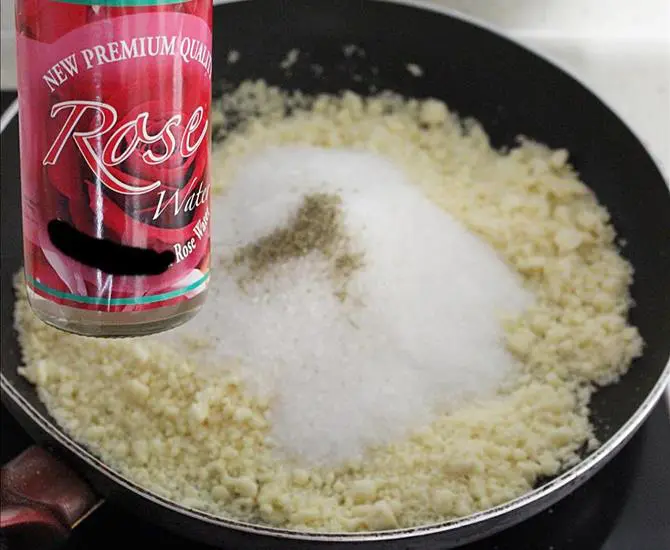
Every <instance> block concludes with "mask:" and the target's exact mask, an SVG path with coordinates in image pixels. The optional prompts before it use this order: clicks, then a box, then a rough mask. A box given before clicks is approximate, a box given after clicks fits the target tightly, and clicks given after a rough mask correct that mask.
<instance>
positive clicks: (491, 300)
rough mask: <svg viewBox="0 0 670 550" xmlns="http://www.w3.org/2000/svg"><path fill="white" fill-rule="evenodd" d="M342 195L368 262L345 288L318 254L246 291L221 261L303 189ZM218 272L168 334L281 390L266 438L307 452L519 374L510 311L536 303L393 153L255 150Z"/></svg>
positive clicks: (305, 456) (273, 224)
mask: <svg viewBox="0 0 670 550" xmlns="http://www.w3.org/2000/svg"><path fill="white" fill-rule="evenodd" d="M314 192H321V193H330V194H334V193H337V194H339V196H340V197H341V198H342V210H343V216H344V218H343V219H344V226H345V229H346V232H347V234H348V235H349V236H350V238H351V243H352V246H353V247H354V249H355V250H357V251H361V252H362V253H363V254H364V256H363V266H362V267H361V268H360V269H358V270H357V271H355V272H354V274H353V276H352V279H351V281H350V284H349V291H348V292H349V298H348V299H347V300H345V301H344V302H343V301H341V300H338V298H337V297H336V296H335V295H334V293H333V282H332V280H331V279H330V278H329V277H328V276H327V275H326V274H325V271H324V269H323V264H324V260H323V258H321V257H319V255H318V253H314V254H311V255H309V256H307V257H304V258H302V259H296V260H291V261H290V262H288V263H285V264H283V265H281V266H279V267H277V268H275V269H273V270H272V271H271V272H270V273H268V274H267V275H266V276H264V278H263V279H262V280H261V281H259V282H253V283H251V284H249V285H248V286H247V287H246V290H244V291H243V290H242V289H241V288H240V286H239V285H238V281H237V279H236V278H235V277H234V276H232V275H231V273H229V272H228V271H227V270H226V269H224V268H223V267H222V266H221V265H220V264H219V263H218V261H219V260H218V259H220V258H223V257H226V258H228V259H230V258H231V255H232V254H233V253H234V251H235V249H237V248H238V247H240V246H243V245H246V244H248V243H251V242H254V241H256V240H257V239H259V238H260V237H262V236H264V235H267V234H269V233H271V232H272V231H273V230H274V229H276V228H277V227H279V226H282V225H283V224H286V223H287V222H288V220H289V218H290V216H291V215H292V214H295V212H296V210H297V209H298V208H299V205H300V203H301V201H302V200H304V197H305V196H306V194H308V193H314ZM212 223H213V225H212V228H213V246H214V260H213V279H212V284H211V291H210V296H209V299H208V302H207V304H206V306H205V307H204V308H203V310H202V312H201V313H200V314H199V315H198V316H196V318H195V319H194V320H193V321H191V322H190V323H188V324H187V325H184V326H183V327H181V328H180V329H177V330H176V331H173V332H171V333H170V336H169V337H170V338H173V337H174V335H175V334H191V335H193V334H194V335H197V336H199V337H204V338H207V339H211V346H210V347H209V348H207V349H204V350H203V351H202V353H203V356H202V361H203V365H208V366H207V368H205V366H203V372H206V373H207V374H208V375H215V374H216V370H215V366H216V364H217V362H218V363H219V364H221V358H226V359H234V360H236V361H238V362H239V365H240V367H241V371H242V373H243V377H245V378H247V381H248V383H249V384H250V385H251V388H252V389H253V390H254V391H257V392H260V393H262V394H266V395H267V396H268V397H269V398H270V400H271V419H272V426H271V436H272V439H273V440H274V441H275V442H276V444H277V448H278V450H279V451H281V452H282V453H285V454H287V455H289V456H290V457H295V458H297V459H299V460H301V461H302V462H304V463H307V464H324V463H328V464H338V463H341V462H343V461H346V460H348V459H355V458H358V457H359V456H360V455H361V453H362V452H363V451H364V449H365V448H366V447H368V446H375V445H378V444H384V443H388V442H390V441H393V440H396V439H399V438H402V437H403V436H406V435H407V434H408V431H409V430H411V429H413V428H418V427H421V426H424V425H427V424H428V423H429V422H430V421H431V420H432V418H433V417H434V415H435V414H436V413H437V412H438V411H445V410H449V409H452V408H454V407H457V406H458V405H459V404H460V403H462V402H463V400H465V399H474V398H486V397H490V396H492V395H494V394H495V392H496V391H497V389H498V388H499V386H500V384H501V383H502V382H503V380H504V379H505V378H506V377H508V376H510V375H512V374H513V373H514V372H515V368H516V366H515V363H514V360H513V359H512V357H511V355H510V354H508V352H507V351H506V350H505V347H504V344H503V330H502V328H501V325H500V323H499V315H500V314H516V313H520V312H521V311H522V310H523V309H524V308H526V307H528V306H529V305H530V303H531V300H532V298H531V296H530V295H529V294H528V293H527V292H526V291H525V290H524V289H523V288H522V286H521V282H520V279H519V278H517V276H516V274H515V273H513V271H512V270H511V269H510V268H509V267H508V266H507V265H506V264H505V263H504V262H503V261H502V260H501V259H500V258H499V257H498V255H497V254H496V252H495V251H494V250H493V249H492V248H490V247H489V246H488V245H487V244H485V243H484V242H483V241H481V240H480V239H478V238H477V237H475V236H473V235H472V234H471V233H469V232H468V231H467V230H466V229H465V228H464V227H463V226H461V225H460V224H459V223H458V222H457V221H455V220H454V219H453V218H451V217H450V216H449V215H448V214H447V213H445V212H444V211H443V210H441V209H440V208H439V207H437V206H436V205H434V204H433V203H432V202H431V201H430V200H429V199H427V198H426V197H424V196H423V195H422V194H421V192H420V191H419V190H418V188H417V187H415V186H414V185H413V184H412V183H411V182H408V181H407V180H406V178H405V176H404V174H403V172H401V171H400V170H399V169H398V168H396V167H395V166H394V164H392V162H390V161H389V160H386V159H385V158H383V157H379V156H376V155H373V154H371V153H362V152H354V151H347V150H332V149H320V148H313V147H278V148H270V149H267V150H265V151H263V152H261V153H258V154H257V155H255V156H253V157H250V158H247V159H245V163H244V164H243V165H241V166H240V167H239V169H238V170H237V173H236V179H234V181H232V182H230V185H229V186H228V188H227V191H226V192H225V194H224V195H223V196H219V197H216V198H215V199H214V202H213V217H212Z"/></svg>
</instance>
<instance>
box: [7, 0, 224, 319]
mask: <svg viewBox="0 0 670 550" xmlns="http://www.w3.org/2000/svg"><path fill="white" fill-rule="evenodd" d="M100 4H104V5H100ZM211 17H212V2H211V1H208V0H190V1H186V2H174V1H169V2H168V1H161V0H154V1H153V2H149V1H148V0H116V1H113V2H102V3H101V2H97V1H95V0H87V1H84V0H81V1H77V2H74V0H72V2H61V1H51V0H48V1H45V0H18V5H17V29H18V31H19V32H18V36H17V50H18V71H17V73H18V79H19V86H18V88H19V109H20V110H19V121H20V135H21V181H22V208H23V232H24V250H25V254H24V256H25V272H26V279H27V283H28V284H29V285H30V287H31V288H32V289H33V290H34V291H35V292H36V293H38V294H40V295H41V296H43V297H44V298H46V299H49V300H52V301H54V302H58V303H62V304H66V305H68V306H72V307H80V308H86V309H95V310H101V311H128V310H140V309H148V308H155V307H161V306H165V305H172V304H174V303H175V302H176V301H179V300H187V299H190V298H192V297H193V296H194V295H196V294H198V293H199V292H201V291H203V290H204V289H205V288H206V285H207V280H208V273H209V253H210V236H209V220H210V212H209V186H210V181H209V156H210V125H209V117H210V108H211V71H212V56H211V25H212V23H211ZM54 224H55V225H54ZM59 224H60V225H59ZM61 226H62V227H67V228H68V231H69V232H66V233H63V234H60V236H58V235H56V234H55V233H54V231H55V229H54V228H60V227H61ZM64 235H65V236H64ZM72 235H75V237H76V238H75V237H72ZM59 239H60V242H59ZM96 243H99V245H98V244H96ZM91 246H93V248H91V250H89V249H88V248H86V247H89V248H90V247H91ZM84 250H86V251H87V252H86V254H84ZM142 254H144V256H143V255H142ZM151 254H153V256H151V258H160V259H161V261H162V262H163V265H162V267H161V268H160V269H156V270H146V269H145V270H144V271H142V270H140V272H137V273H136V272H133V269H135V268H138V269H139V267H138V266H141V265H144V263H143V262H145V261H146V259H147V258H148V257H149V256H150V255H151ZM84 256H86V257H85V258H84ZM133 258H137V261H136V262H135V261H133ZM166 258H167V259H168V260H167V261H166ZM115 261H116V262H117V263H119V262H120V263H124V262H125V264H126V265H116V264H114V262H115ZM112 264H114V265H112ZM154 267H155V266H154Z"/></svg>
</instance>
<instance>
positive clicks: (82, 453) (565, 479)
mask: <svg viewBox="0 0 670 550" xmlns="http://www.w3.org/2000/svg"><path fill="white" fill-rule="evenodd" d="M244 1H247V0H214V5H215V6H216V5H225V4H232V3H237V2H244ZM367 1H373V2H379V3H387V4H396V5H401V6H406V7H413V8H418V9H421V10H424V11H430V12H433V13H437V14H441V15H446V16H449V17H451V18H453V19H457V20H460V21H463V22H466V23H468V24H470V25H473V26H475V27H478V28H480V29H483V30H485V31H488V32H489V33H492V34H494V35H496V36H497V37H499V38H501V39H503V40H506V41H508V42H511V43H513V44H514V45H516V46H518V47H520V48H522V49H523V50H525V51H527V52H529V53H530V54H532V55H534V56H536V57H538V58H540V59H542V60H544V61H545V62H547V63H549V64H550V65H552V66H553V67H555V68H556V69H558V70H559V71H561V72H563V73H564V74H565V75H567V76H568V77H570V78H571V79H572V80H574V81H576V82H577V83H579V84H580V85H581V86H582V87H583V88H584V89H586V90H587V91H588V92H589V93H590V94H592V95H593V96H594V97H596V98H597V99H598V100H599V101H600V102H601V103H602V104H603V105H604V106H605V107H606V108H607V109H608V110H609V111H610V113H612V114H613V115H614V116H615V117H616V118H618V119H619V121H620V122H621V123H622V124H623V125H624V126H625V127H626V129H627V130H628V131H629V132H630V133H631V134H632V135H633V137H634V138H635V139H636V141H638V143H640V144H641V145H642V147H643V148H644V150H645V152H646V154H647V155H648V157H649V158H650V159H651V160H652V162H653V164H654V165H655V167H656V169H657V171H658V173H659V174H660V176H661V179H662V180H664V182H665V184H666V187H668V176H666V174H665V173H664V172H663V171H662V170H661V168H660V165H659V163H658V160H657V159H656V158H655V157H654V155H653V153H652V152H651V151H650V150H649V148H648V147H647V144H646V142H645V140H642V139H641V138H640V137H639V136H638V135H637V133H636V132H635V130H633V129H632V128H631V126H630V125H629V124H628V123H627V122H626V120H625V119H624V118H623V117H621V116H620V115H619V113H617V111H616V110H615V109H613V108H612V107H611V106H610V105H609V104H608V103H607V102H606V101H605V100H604V99H603V98H602V97H601V96H600V95H599V94H598V93H596V92H595V91H594V90H593V89H591V87H590V86H588V85H587V84H585V83H584V82H583V81H582V80H581V79H580V78H579V77H578V76H576V75H574V74H573V73H572V71H570V70H568V69H566V68H565V67H564V66H563V65H562V63H560V62H557V61H556V60H554V59H552V58H551V56H548V55H546V54H544V53H540V52H538V51H536V50H535V49H533V48H530V47H528V46H526V45H525V44H523V43H521V42H520V41H517V40H516V39H514V38H512V37H510V36H507V35H506V34H504V33H502V32H501V31H500V30H499V29H496V28H495V27H494V26H492V25H490V24H488V23H485V22H482V21H481V20H478V19H477V18H475V17H472V16H470V15H468V14H464V13H461V12H459V11H457V10H454V9H450V8H446V7H442V6H437V5H435V4H431V3H430V2H429V1H427V0H367ZM17 113H18V99H15V100H14V102H12V104H10V106H9V107H8V108H7V110H6V111H5V112H4V113H3V114H2V117H1V118H0V134H1V133H2V132H3V131H4V130H5V129H6V127H7V126H8V125H9V124H10V123H11V122H12V121H13V119H14V117H15V116H16V115H17ZM668 191H669V193H670V189H668ZM668 384H670V357H669V358H668V361H667V363H666V365H665V367H664V369H663V371H662V372H661V374H660V376H659V379H658V380H657V381H656V384H655V385H654V387H653V388H652V389H651V391H650V392H649V393H648V394H647V397H646V398H645V399H644V401H643V402H642V403H641V404H640V406H639V407H638V408H637V410H636V411H635V412H634V413H633V414H632V415H631V416H630V417H629V419H628V420H627V421H626V422H625V423H624V424H623V425H622V426H621V427H620V428H619V429H618V430H617V431H616V432H615V433H614V434H613V435H612V436H611V437H610V438H609V439H608V440H607V441H606V442H605V443H603V444H602V445H601V446H600V447H599V448H598V449H597V450H596V451H594V452H593V453H592V454H591V455H589V456H588V457H587V458H585V459H584V460H582V461H580V462H579V463H578V464H576V465H575V466H573V467H572V468H570V469H568V470H566V471H565V472H563V473H562V474H560V475H559V476H557V477H556V478H554V479H553V480H551V481H549V482H548V483H545V484H543V485H541V486H539V487H537V488H535V489H532V490H530V491H528V492H526V493H525V494H523V495H521V496H519V497H517V498H515V499H513V500H511V501H509V502H506V503H504V504H501V505H498V506H495V507H492V508H489V509H487V510H483V511H480V512H477V513H475V514H471V515H469V516H466V517H464V518H458V519H454V520H450V521H447V522H440V523H434V524H428V525H423V526H419V527H413V528H406V529H395V530H389V531H376V532H367V533H337V532H332V533H331V532H327V533H308V532H302V531H296V530H290V529H280V528H273V527H264V526H260V525H258V524H253V523H248V522H243V521H237V520H234V519H229V518H223V517H220V516H216V515H214V514H210V513H207V512H203V511H199V510H195V509H191V508H187V507H185V506H183V505H181V504H178V503H176V502H175V501H172V500H169V499H167V498H164V497H161V496H159V495H157V494H155V493H153V492H151V491H149V490H148V489H145V488H143V487H140V486H139V485H137V484H135V482H133V481H132V480H130V479H128V478H127V477H125V476H124V475H123V474H121V473H120V472H118V471H117V470H115V469H112V468H111V467H110V466H108V465H107V464H105V463H104V462H103V461H102V460H101V459H99V458H97V457H96V456H95V455H93V454H92V453H91V452H90V451H89V450H88V449H87V448H86V447H84V446H83V445H82V444H80V443H78V442H77V441H75V440H74V439H73V438H71V437H70V436H69V435H67V434H66V433H65V431H64V430H63V429H62V428H60V426H58V425H57V424H56V423H55V422H52V421H51V420H50V419H49V418H47V417H46V416H44V415H42V414H41V413H40V412H39V411H38V410H37V409H35V408H34V407H33V406H32V405H31V404H30V403H29V402H28V401H27V400H26V399H25V398H24V397H23V395H22V394H21V393H20V392H19V391H18V390H17V389H16V388H15V387H14V386H13V385H12V383H11V382H10V381H9V380H8V379H7V377H6V376H5V374H4V373H1V372H0V393H1V395H2V398H3V401H4V398H5V397H7V398H9V399H10V400H11V401H12V402H13V404H14V405H15V406H16V407H18V408H19V409H20V410H22V411H23V412H24V413H25V414H26V415H27V416H28V417H29V418H30V420H31V421H32V422H33V423H35V424H36V425H37V426H38V427H39V428H40V429H41V430H43V431H44V432H46V433H47V434H48V435H49V436H50V437H51V438H53V439H54V440H55V441H56V442H57V443H58V444H60V445H62V446H63V447H64V448H66V449H67V450H68V451H70V452H72V453H73V454H74V455H76V456H77V457H78V458H79V459H80V460H82V461H83V462H85V463H86V464H87V465H88V466H89V467H91V468H92V469H94V470H96V471H97V472H98V473H99V474H102V475H103V476H105V477H106V478H108V479H110V480H111V481H113V482H114V483H116V484H117V485H119V486H121V487H123V488H124V489H127V490H129V491H131V492H133V493H135V494H137V495H138V496H140V497H141V498H143V499H146V500H148V501H151V502H152V504H154V505H158V506H161V507H163V508H166V509H168V510H170V511H172V512H176V513H179V514H182V515H184V516H187V517H189V518H190V519H194V520H199V521H203V522H205V523H208V524H210V525H212V526H215V527H222V528H227V529H233V530H237V531H241V532H245V533H248V534H252V535H261V536H269V537H275V538H281V539H287V540H296V541H304V542H326V543H333V542H354V543H355V542H383V541H390V540H398V539H410V538H416V537H424V536H429V535H439V534H445V533H448V532H454V531H457V530H461V529H465V528H470V529H472V528H476V527H477V526H478V525H481V524H483V523H484V522H486V521H490V520H494V519H496V518H502V517H505V516H506V515H507V514H508V513H509V512H513V511H517V510H523V509H528V508H529V507H530V506H529V505H532V504H534V503H535V504H538V505H540V507H541V508H545V507H547V506H550V505H551V504H553V503H554V502H556V501H558V500H559V499H560V498H562V497H563V496H565V494H566V493H567V492H568V490H569V489H570V487H572V486H578V485H581V484H582V483H584V482H585V481H587V480H588V479H590V478H591V477H592V476H593V475H595V474H596V473H597V472H598V471H599V470H600V469H601V468H602V467H603V466H604V465H605V464H607V462H608V461H609V460H610V459H611V458H613V457H614V456H615V455H616V453H617V452H618V451H619V450H620V449H621V448H622V447H623V446H624V445H625V444H626V443H627V442H628V441H629V440H630V438H631V437H632V436H633V435H634V434H635V432H636V431H637V429H638V428H639V427H640V426H641V425H642V423H643V422H644V421H645V420H646V419H647V417H648V416H649V414H650V413H651V411H652V410H653V408H654V407H655V406H656V404H657V403H658V401H659V400H660V399H661V398H662V396H663V395H664V393H665V390H666V387H667V386H668ZM538 511H539V510H538ZM534 513H535V512H533V513H526V514H524V515H522V516H517V517H516V518H517V520H516V521H514V522H510V523H509V524H507V523H504V522H501V523H500V524H498V525H496V526H494V527H493V528H491V529H490V530H488V529H486V530H485V533H486V535H491V534H494V533H495V532H496V531H500V530H502V529H504V528H506V527H508V526H510V525H512V524H513V523H518V522H519V521H522V520H523V519H526V518H527V517H529V516H531V515H534ZM474 538H479V537H475V535H474V534H473V535H471V536H470V537H467V536H466V537H465V538H464V539H462V540H461V541H459V542H462V543H465V542H468V541H469V540H473V539H474Z"/></svg>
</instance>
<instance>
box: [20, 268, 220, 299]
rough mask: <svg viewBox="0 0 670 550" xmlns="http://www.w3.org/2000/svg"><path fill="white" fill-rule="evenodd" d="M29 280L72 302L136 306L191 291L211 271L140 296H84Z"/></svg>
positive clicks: (207, 276) (43, 289)
mask: <svg viewBox="0 0 670 550" xmlns="http://www.w3.org/2000/svg"><path fill="white" fill-rule="evenodd" d="M26 279H27V280H28V282H29V283H30V284H31V285H32V286H34V287H35V288H38V289H39V290H41V291H42V292H45V293H46V294H49V295H50V296H54V297H56V298H62V299H64V300H70V301H72V302H78V303H80V304H94V305H104V306H136V305H142V304H154V303H156V302H163V301H165V300H170V299H171V298H177V297H179V296H181V295H182V294H186V293H187V292H191V291H192V290H195V289H196V288H198V287H199V286H200V285H202V284H204V283H205V282H206V281H207V279H209V273H205V274H204V275H203V276H202V277H200V279H198V280H197V281H196V282H195V283H192V284H190V285H188V286H186V287H184V288H178V289H177V290H172V291H170V292H164V293H163V294H152V295H150V296H139V297H136V298H99V297H97V296H82V295H80V294H70V293H69V292H61V291H60V290H56V289H55V288H51V287H48V286H47V285H45V284H42V283H40V282H39V281H38V280H37V279H34V278H32V277H30V276H28V275H26Z"/></svg>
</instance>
